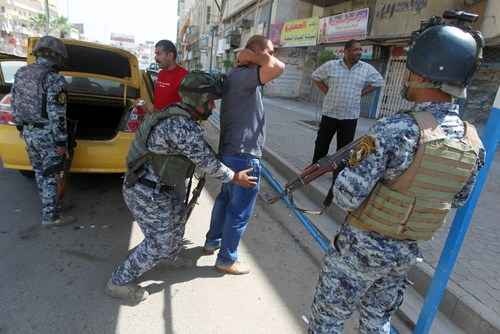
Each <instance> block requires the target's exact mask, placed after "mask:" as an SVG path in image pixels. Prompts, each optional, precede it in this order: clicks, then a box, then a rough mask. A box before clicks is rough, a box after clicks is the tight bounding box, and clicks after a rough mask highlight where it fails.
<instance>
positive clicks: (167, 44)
mask: <svg viewBox="0 0 500 334" xmlns="http://www.w3.org/2000/svg"><path fill="white" fill-rule="evenodd" d="M155 48H159V49H161V50H162V51H163V52H168V53H170V52H171V53H173V54H174V59H177V48H176V47H175V44H174V43H172V42H171V41H169V40H168V39H162V40H160V41H158V42H157V43H156V44H155Z"/></svg>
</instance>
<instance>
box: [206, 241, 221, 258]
mask: <svg viewBox="0 0 500 334" xmlns="http://www.w3.org/2000/svg"><path fill="white" fill-rule="evenodd" d="M219 248H220V244H218V245H215V246H212V245H210V244H207V243H206V242H205V246H203V254H205V255H212V254H213V253H215V251H216V250H218V249H219Z"/></svg>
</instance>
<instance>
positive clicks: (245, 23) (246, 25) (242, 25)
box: [239, 19, 253, 30]
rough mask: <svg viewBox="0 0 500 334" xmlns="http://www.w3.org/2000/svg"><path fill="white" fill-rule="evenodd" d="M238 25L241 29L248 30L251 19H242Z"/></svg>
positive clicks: (251, 24)
mask: <svg viewBox="0 0 500 334" xmlns="http://www.w3.org/2000/svg"><path fill="white" fill-rule="evenodd" d="M239 26H240V28H241V29H244V30H248V29H250V28H252V27H253V21H252V20H249V19H242V20H241V22H240V24H239Z"/></svg>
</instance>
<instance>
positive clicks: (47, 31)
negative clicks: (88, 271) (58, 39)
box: [45, 0, 50, 35]
mask: <svg viewBox="0 0 500 334" xmlns="http://www.w3.org/2000/svg"><path fill="white" fill-rule="evenodd" d="M45 16H46V19H47V20H46V21H45V34H46V35H48V34H49V33H50V10H49V0H45Z"/></svg>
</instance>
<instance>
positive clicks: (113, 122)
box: [67, 96, 131, 140]
mask: <svg viewBox="0 0 500 334" xmlns="http://www.w3.org/2000/svg"><path fill="white" fill-rule="evenodd" d="M130 106H131V103H130V102H127V106H124V105H123V100H117V99H105V98H102V97H101V98H99V99H98V100H96V99H87V98H73V97H71V96H70V99H69V101H68V105H67V115H68V119H70V120H74V121H78V126H77V133H76V139H85V140H111V139H113V138H114V137H115V136H116V134H117V132H118V130H119V128H120V125H121V123H122V119H123V118H124V116H125V115H126V111H128V110H129V108H130Z"/></svg>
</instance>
